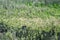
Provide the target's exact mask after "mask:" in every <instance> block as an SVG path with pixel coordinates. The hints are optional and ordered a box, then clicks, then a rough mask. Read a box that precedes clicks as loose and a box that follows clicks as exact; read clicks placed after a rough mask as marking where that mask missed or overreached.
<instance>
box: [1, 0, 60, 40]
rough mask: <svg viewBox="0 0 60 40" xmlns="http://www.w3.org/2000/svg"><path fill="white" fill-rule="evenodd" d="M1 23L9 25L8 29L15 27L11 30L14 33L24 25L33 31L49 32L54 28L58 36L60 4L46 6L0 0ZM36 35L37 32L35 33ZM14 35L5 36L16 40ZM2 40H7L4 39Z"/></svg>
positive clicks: (19, 0) (59, 29)
mask: <svg viewBox="0 0 60 40" xmlns="http://www.w3.org/2000/svg"><path fill="white" fill-rule="evenodd" d="M0 22H3V23H4V24H7V25H8V27H13V29H12V28H11V29H10V30H13V31H15V30H17V29H18V28H21V27H22V26H23V25H26V26H27V28H28V29H29V28H31V29H30V30H32V31H33V30H39V31H42V30H44V31H47V32H48V31H50V29H51V28H52V27H55V29H54V30H55V32H56V34H57V32H60V4H48V5H45V4H44V3H41V2H40V1H39V2H35V1H28V0H27V1H22V0H18V1H17V0H9V1H8V0H0ZM14 28H15V29H14ZM18 31H19V30H18ZM34 33H36V32H34V31H33V34H34ZM9 34H10V35H9ZM33 34H32V35H33ZM37 34H38V33H37ZM12 35H13V33H11V32H7V33H6V34H5V36H6V37H7V39H8V40H14V39H13V38H12ZM29 35H30V34H29ZM33 36H34V35H33ZM55 36H56V35H55ZM35 37H36V36H35ZM9 38H10V39H9ZM14 38H15V36H14ZM22 38H23V37H22ZM18 39H19V38H18ZM30 39H31V38H30ZM30 39H29V38H28V39H26V40H30ZM56 39H57V38H56ZM2 40H6V39H4V37H3V38H2ZM19 40H20V39H19ZM35 40H36V39H35ZM47 40H48V39H47Z"/></svg>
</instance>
